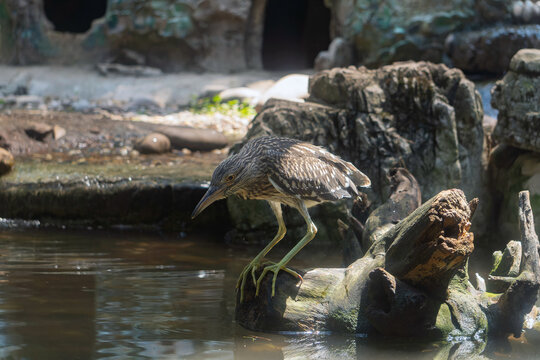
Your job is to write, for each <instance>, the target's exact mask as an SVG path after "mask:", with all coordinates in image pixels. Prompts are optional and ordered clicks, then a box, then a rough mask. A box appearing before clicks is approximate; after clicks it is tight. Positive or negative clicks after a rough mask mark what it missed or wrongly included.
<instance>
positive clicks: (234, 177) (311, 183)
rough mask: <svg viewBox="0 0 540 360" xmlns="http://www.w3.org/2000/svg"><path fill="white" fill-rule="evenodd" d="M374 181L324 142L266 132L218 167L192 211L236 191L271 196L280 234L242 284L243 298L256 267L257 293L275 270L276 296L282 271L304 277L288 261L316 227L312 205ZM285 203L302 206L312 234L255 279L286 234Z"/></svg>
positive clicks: (245, 273)
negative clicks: (334, 153) (310, 141)
mask: <svg viewBox="0 0 540 360" xmlns="http://www.w3.org/2000/svg"><path fill="white" fill-rule="evenodd" d="M370 184H371V182H370V180H369V178H368V177H367V176H366V175H364V174H363V173H362V172H361V171H360V170H358V169H357V168H356V167H354V165H352V164H351V163H349V162H347V161H344V160H342V159H340V158H339V157H337V156H336V155H333V154H331V153H329V152H328V151H326V150H324V149H323V148H321V147H318V146H315V145H312V144H310V143H306V142H302V141H299V140H295V139H289V138H282V137H271V136H264V137H260V138H256V139H252V140H250V141H249V142H247V143H246V144H245V145H244V147H243V148H242V149H241V150H240V152H238V154H235V155H232V156H231V157H229V158H227V159H225V160H223V161H222V162H221V163H220V164H219V165H218V166H217V168H216V169H215V171H214V174H213V176H212V180H211V182H210V187H209V189H208V191H207V193H206V194H205V195H204V197H203V198H202V199H201V201H200V202H199V204H197V206H196V208H195V210H194V211H193V217H195V216H197V215H198V214H199V213H200V212H201V211H202V210H204V209H205V208H206V207H207V206H208V205H210V204H211V203H212V202H214V201H216V200H219V199H222V198H225V197H227V196H230V195H233V194H234V195H238V196H240V197H243V198H245V199H263V200H267V201H268V202H269V204H270V207H271V208H272V210H273V211H274V214H275V215H276V218H277V220H278V224H279V230H278V233H277V235H276V236H275V237H274V239H273V240H272V241H271V242H270V243H269V244H268V246H267V247H266V248H265V249H263V251H261V253H259V255H257V256H256V257H255V258H254V259H253V261H252V262H251V263H250V264H249V265H248V266H246V268H245V269H244V271H243V272H242V274H241V275H240V279H239V281H238V286H239V287H240V288H241V296H240V298H241V300H243V287H244V284H245V281H246V277H247V276H248V274H249V273H250V272H251V274H252V277H253V280H254V282H255V283H256V285H257V293H258V290H259V286H260V283H261V281H262V279H263V278H264V276H265V275H266V273H267V272H268V271H272V272H274V279H273V283H272V295H273V294H274V291H275V289H274V286H275V280H276V277H277V273H278V272H279V270H284V271H287V272H289V273H291V274H293V275H295V276H298V277H300V275H298V274H297V273H296V272H294V271H292V270H290V269H288V268H286V267H285V265H286V264H287V263H288V262H289V261H290V259H291V258H292V257H293V256H294V255H295V254H296V253H297V252H298V251H300V249H301V248H302V247H303V246H305V245H306V244H307V243H308V242H309V241H310V240H311V239H313V237H314V236H315V233H316V232H317V228H316V227H315V224H313V221H312V220H311V218H310V216H309V213H308V211H307V208H308V207H310V206H313V205H316V204H319V203H322V202H325V201H334V200H339V199H342V198H349V197H356V196H357V195H358V191H359V190H358V188H359V187H368V186H370ZM280 204H285V205H289V206H291V207H294V208H296V209H298V211H299V212H300V213H301V214H302V216H303V217H304V219H305V221H306V223H307V225H308V229H307V233H306V235H305V236H304V237H303V238H302V239H301V240H300V241H299V243H298V244H297V245H296V246H295V247H294V248H293V249H292V250H291V251H290V252H289V253H288V254H287V255H285V257H284V258H283V259H282V260H281V261H280V262H279V263H277V264H274V265H270V266H267V267H265V268H264V270H263V273H262V274H261V276H260V277H259V279H258V280H256V279H255V270H256V269H257V267H258V266H259V264H260V262H261V260H262V258H263V257H264V256H265V255H266V253H268V251H270V249H271V248H272V247H273V246H274V245H275V244H277V243H278V242H279V241H280V240H281V239H282V238H283V236H284V235H285V231H286V228H285V224H284V222H283V217H282V214H281V205H280Z"/></svg>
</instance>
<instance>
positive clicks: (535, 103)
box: [491, 27, 540, 152]
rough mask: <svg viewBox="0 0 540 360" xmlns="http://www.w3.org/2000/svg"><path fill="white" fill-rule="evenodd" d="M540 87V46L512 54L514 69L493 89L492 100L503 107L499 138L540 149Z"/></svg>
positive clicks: (498, 129)
mask: <svg viewBox="0 0 540 360" xmlns="http://www.w3.org/2000/svg"><path fill="white" fill-rule="evenodd" d="M539 30H540V27H539ZM538 89H540V49H524V50H520V51H519V52H518V53H517V54H516V55H515V56H514V57H513V58H512V61H511V63H510V71H509V72H508V73H507V74H506V75H505V76H504V78H503V79H502V80H499V81H497V83H496V84H495V87H494V88H493V90H492V100H491V104H492V105H493V107H494V108H496V109H498V110H499V114H498V117H497V126H496V127H495V131H494V134H493V136H494V137H495V138H496V139H497V140H498V141H500V142H503V143H505V144H509V145H512V146H515V147H518V148H522V149H527V150H533V151H536V152H540V91H538Z"/></svg>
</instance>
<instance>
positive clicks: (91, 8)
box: [43, 0, 107, 33]
mask: <svg viewBox="0 0 540 360" xmlns="http://www.w3.org/2000/svg"><path fill="white" fill-rule="evenodd" d="M43 10H44V11H45V16H46V17H47V19H49V21H50V22H51V23H52V24H53V25H54V30H56V31H60V32H70V33H85V32H87V31H88V30H89V29H90V27H91V26H92V21H94V20H95V19H99V18H101V17H103V16H105V11H106V10H107V0H43Z"/></svg>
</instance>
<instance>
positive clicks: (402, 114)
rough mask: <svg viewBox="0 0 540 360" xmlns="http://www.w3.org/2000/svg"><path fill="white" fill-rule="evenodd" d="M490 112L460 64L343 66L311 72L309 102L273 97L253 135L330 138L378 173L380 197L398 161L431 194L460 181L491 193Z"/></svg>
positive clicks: (326, 142) (471, 192)
mask: <svg viewBox="0 0 540 360" xmlns="http://www.w3.org/2000/svg"><path fill="white" fill-rule="evenodd" d="M482 118H483V109H482V103H481V100H480V96H479V94H478V92H477V91H476V90H475V87H474V85H473V83H472V82H470V81H469V80H467V79H466V78H465V77H464V75H463V73H462V72H461V71H459V70H457V69H449V68H448V67H446V66H444V65H435V64H432V63H426V62H420V63H413V62H406V63H396V64H394V65H389V66H385V67H382V68H380V69H378V70H368V69H366V68H364V67H362V68H354V67H349V68H336V69H332V70H328V71H323V72H320V73H318V74H315V75H313V76H312V77H311V78H310V97H309V98H308V101H306V102H305V103H297V102H288V101H283V100H281V101H272V100H271V101H269V102H267V104H266V106H265V107H264V108H263V110H262V111H261V112H260V113H259V114H258V115H257V117H256V118H255V119H254V120H253V122H252V126H251V128H250V130H249V131H248V134H247V136H246V140H247V139H250V138H253V137H258V136H262V135H267V134H274V135H278V136H287V137H293V138H298V139H302V140H305V141H309V142H312V143H314V144H317V145H322V146H324V147H326V148H327V149H329V150H330V151H331V152H333V153H336V154H338V155H340V156H342V157H343V158H345V159H347V160H349V161H352V162H353V163H354V164H355V165H356V166H357V167H358V168H359V169H360V170H362V171H363V172H365V173H366V174H367V175H368V176H369V177H370V179H371V180H372V193H369V194H368V196H369V198H370V200H371V201H374V202H375V203H380V201H382V200H385V199H386V197H387V196H388V194H389V191H390V189H389V178H388V175H389V170H390V169H391V168H393V167H398V166H399V167H405V168H407V169H408V170H409V171H411V173H412V174H413V175H414V176H415V177H416V179H417V180H418V182H419V184H420V186H421V189H422V198H423V199H424V200H425V199H428V198H430V197H432V196H433V195H434V194H436V193H438V192H439V191H441V190H443V189H448V188H453V187H458V188H461V189H463V190H464V192H465V193H466V194H467V197H470V198H473V197H480V198H481V199H482V200H483V199H486V198H487V196H486V194H485V188H486V186H485V177H484V169H485V161H484V133H483V128H482ZM485 205H487V204H485ZM481 213H482V211H479V213H478V214H477V216H480V217H482V216H483V215H482V214H481ZM236 221H237V222H242V221H241V219H237V220H236ZM477 223H479V224H484V225H485V224H486V222H485V221H484V219H478V221H477ZM476 230H477V231H476V232H478V230H479V229H476ZM476 232H475V233H476ZM480 232H481V233H482V232H483V231H482V230H480Z"/></svg>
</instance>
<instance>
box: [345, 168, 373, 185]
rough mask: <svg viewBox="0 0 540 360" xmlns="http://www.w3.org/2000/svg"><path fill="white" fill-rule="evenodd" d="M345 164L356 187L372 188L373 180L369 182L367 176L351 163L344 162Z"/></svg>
mask: <svg viewBox="0 0 540 360" xmlns="http://www.w3.org/2000/svg"><path fill="white" fill-rule="evenodd" d="M344 163H345V166H346V167H347V170H348V171H347V175H348V176H349V178H350V179H351V180H352V181H353V183H354V184H355V185H356V186H359V187H364V188H366V187H370V186H371V180H369V178H368V177H367V175H366V174H364V173H363V172H361V171H360V170H358V169H357V168H356V167H355V166H354V165H353V164H351V163H350V162H347V161H344Z"/></svg>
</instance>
